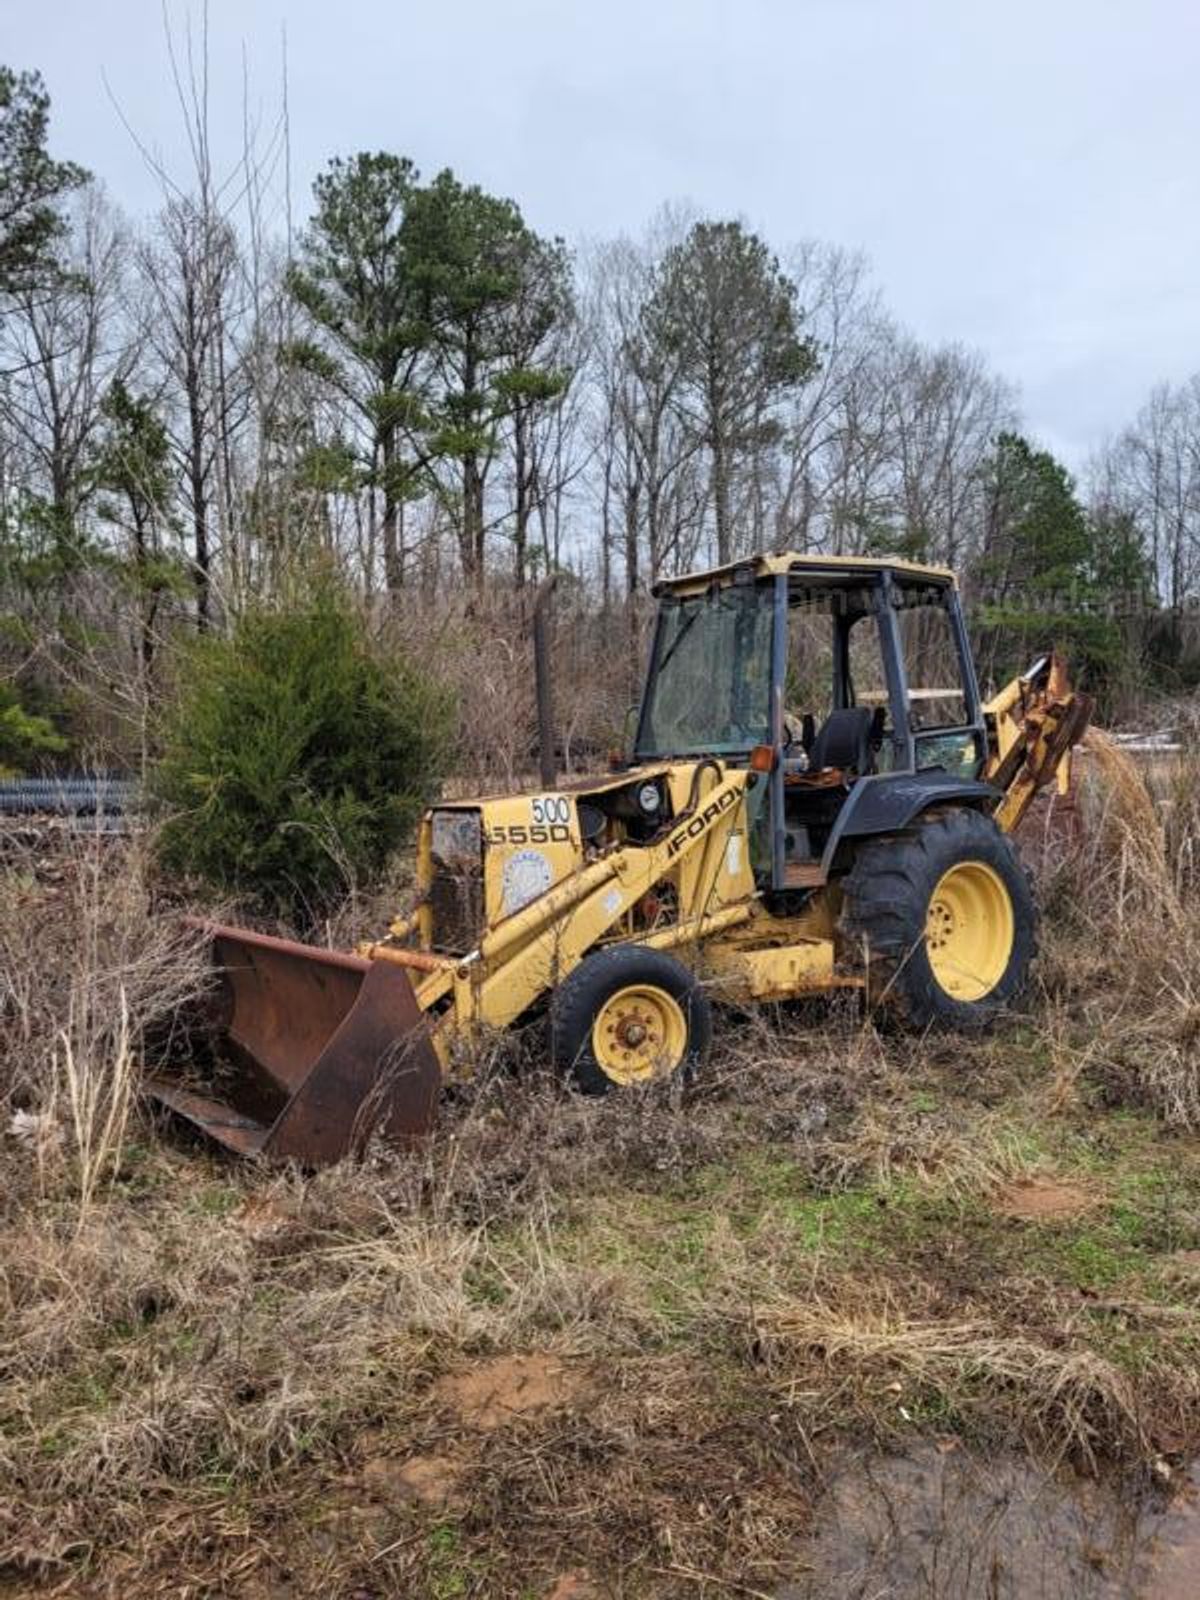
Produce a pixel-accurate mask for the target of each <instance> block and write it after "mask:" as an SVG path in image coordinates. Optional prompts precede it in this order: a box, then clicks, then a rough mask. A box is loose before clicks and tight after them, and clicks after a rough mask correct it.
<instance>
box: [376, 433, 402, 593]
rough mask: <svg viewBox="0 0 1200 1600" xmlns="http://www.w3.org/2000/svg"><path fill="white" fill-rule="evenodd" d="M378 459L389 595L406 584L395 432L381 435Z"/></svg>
mask: <svg viewBox="0 0 1200 1600" xmlns="http://www.w3.org/2000/svg"><path fill="white" fill-rule="evenodd" d="M378 443H379V459H380V465H381V467H382V476H383V581H384V586H385V587H386V589H387V592H388V594H389V595H394V594H396V593H398V592H399V590H400V589H401V587H402V586H403V583H404V557H403V552H402V551H401V549H400V500H399V496H398V495H397V494H396V483H395V471H394V469H395V465H396V430H395V428H384V429H382V430H381V432H380V434H379V440H378Z"/></svg>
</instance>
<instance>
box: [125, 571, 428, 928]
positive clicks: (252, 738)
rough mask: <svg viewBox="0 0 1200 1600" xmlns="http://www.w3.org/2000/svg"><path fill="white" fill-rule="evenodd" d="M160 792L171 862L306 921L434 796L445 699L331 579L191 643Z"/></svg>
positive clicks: (358, 877)
mask: <svg viewBox="0 0 1200 1600" xmlns="http://www.w3.org/2000/svg"><path fill="white" fill-rule="evenodd" d="M176 681H177V690H176V693H175V695H174V697H173V699H172V700H171V702H170V704H169V706H168V708H167V710H166V713H165V715H164V721H163V728H162V754H161V756H160V758H159V760H158V762H157V765H156V767H155V769H154V772H153V775H152V780H151V783H152V788H153V791H154V793H155V795H156V797H157V799H158V800H159V801H160V802H161V803H162V804H163V805H164V807H165V809H166V813H167V815H166V820H165V822H164V824H163V827H162V830H161V834H160V845H159V853H160V859H161V860H162V862H163V864H164V865H165V866H166V867H167V868H168V869H170V870H173V871H176V872H181V873H184V874H186V875H188V876H190V877H192V878H195V879H198V880H201V881H202V882H203V883H205V884H207V885H209V886H210V887H212V888H215V889H217V890H219V891H221V892H222V893H232V894H235V895H237V896H239V897H242V898H244V899H246V900H247V901H249V902H251V903H253V904H255V905H256V906H257V907H259V908H260V909H262V910H263V911H266V912H271V913H275V914H281V915H285V916H288V917H291V918H293V919H297V920H300V921H301V922H305V921H309V922H311V921H313V920H315V919H316V918H317V917H319V916H320V914H321V913H322V912H323V911H325V910H326V909H328V908H329V907H330V906H331V905H332V904H334V903H335V902H336V901H337V900H338V899H339V898H340V897H341V896H342V895H344V894H345V893H346V892H347V891H348V890H350V889H353V888H356V887H357V886H359V885H361V884H362V883H363V882H365V881H366V880H367V879H369V877H370V876H371V875H372V874H374V873H377V872H378V871H379V870H380V869H381V868H382V867H383V865H384V863H385V862H386V860H387V858H388V856H389V855H390V854H391V853H392V851H394V850H395V849H396V847H397V846H398V845H399V844H400V843H401V842H402V841H403V839H404V838H405V836H406V834H407V832H408V831H409V829H410V828H411V826H412V824H413V822H414V820H415V819H416V817H417V815H418V813H419V812H420V809H421V807H422V806H423V805H424V804H425V803H426V802H427V800H428V799H429V798H430V796H431V794H432V793H433V792H434V790H435V787H436V783H437V779H438V778H439V776H440V774H441V769H442V763H443V760H444V758H445V756H446V752H447V750H448V747H449V746H448V732H449V729H450V724H451V710H452V708H451V705H450V703H449V697H448V695H447V694H446V693H445V692H444V691H443V690H442V689H441V688H439V686H438V685H437V684H436V683H435V682H433V681H432V679H431V678H430V677H429V676H427V675H426V674H425V673H423V672H422V671H421V670H420V669H419V668H418V667H417V666H416V665H415V664H414V662H413V660H412V659H411V658H410V657H408V656H406V655H403V654H400V653H397V652H395V651H392V652H388V651H385V650H384V649H383V648H382V647H381V646H380V645H379V644H378V642H377V641H376V640H375V639H374V637H373V636H372V634H371V631H370V629H369V627H368V625H367V623H366V621H365V620H364V618H363V616H362V614H361V612H360V611H359V610H358V609H356V607H355V606H354V605H353V603H352V602H351V601H350V599H349V598H348V597H347V596H346V595H345V594H344V593H343V592H342V591H340V590H339V589H338V588H337V587H336V586H335V585H333V584H332V583H329V582H322V583H318V584H317V585H315V586H314V587H313V588H312V590H311V591H310V592H309V593H308V594H307V595H306V596H305V597H304V598H302V599H301V600H300V601H299V602H295V603H292V604H289V605H288V606H286V607H281V608H277V609H267V608H263V607H260V608H257V609H252V610H250V611H248V612H246V613H245V614H244V615H243V616H241V617H240V618H239V619H238V620H237V622H236V623H235V624H234V626H233V628H232V630H231V631H230V632H229V633H228V634H227V635H225V636H216V635H211V636H209V637H206V638H203V639H200V640H198V641H196V642H195V643H194V644H193V645H192V646H191V647H190V648H188V649H186V650H185V651H184V652H183V654H182V657H181V660H180V662H179V671H178V673H177V679H176Z"/></svg>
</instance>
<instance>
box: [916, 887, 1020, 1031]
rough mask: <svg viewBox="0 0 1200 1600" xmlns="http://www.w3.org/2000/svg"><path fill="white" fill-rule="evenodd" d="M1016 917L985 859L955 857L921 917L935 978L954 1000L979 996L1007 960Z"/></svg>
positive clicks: (1005, 967)
mask: <svg viewBox="0 0 1200 1600" xmlns="http://www.w3.org/2000/svg"><path fill="white" fill-rule="evenodd" d="M1014 939H1015V918H1014V916H1013V905H1012V897H1011V895H1010V894H1009V892H1008V887H1007V885H1006V884H1005V882H1004V879H1003V878H1002V877H1001V876H1000V874H999V873H998V872H997V871H996V869H995V868H994V867H990V866H988V864H987V863H986V862H984V861H959V862H956V863H955V865H954V866H952V867H949V868H947V870H946V871H945V872H943V873H942V876H941V877H940V878H939V879H938V881H937V884H936V886H935V887H934V891H933V894H932V895H931V896H930V899H929V909H928V911H927V913H926V917H925V950H926V954H927V955H928V957H929V966H930V969H931V970H932V972H933V976H934V978H935V979H936V980H937V982H938V983H939V984H940V985H941V987H942V988H943V989H944V990H945V991H946V993H947V994H948V995H949V996H950V997H951V998H952V999H954V1000H962V1001H965V1002H967V1003H970V1002H972V1001H976V1000H982V999H983V998H984V997H985V996H986V995H989V994H990V993H991V992H992V990H993V989H994V988H995V987H996V985H997V984H998V983H999V982H1000V980H1001V978H1002V977H1003V976H1004V974H1005V972H1006V971H1007V970H1008V964H1009V962H1010V961H1011V959H1012V951H1013V942H1014Z"/></svg>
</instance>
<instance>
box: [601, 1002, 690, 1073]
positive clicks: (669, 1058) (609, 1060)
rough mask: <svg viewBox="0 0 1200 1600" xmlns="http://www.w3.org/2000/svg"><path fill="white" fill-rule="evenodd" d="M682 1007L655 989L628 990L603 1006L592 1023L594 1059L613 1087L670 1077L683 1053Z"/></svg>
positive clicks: (684, 1051) (683, 1017)
mask: <svg viewBox="0 0 1200 1600" xmlns="http://www.w3.org/2000/svg"><path fill="white" fill-rule="evenodd" d="M687 1040H688V1028H687V1019H686V1018H685V1016H684V1014H683V1007H682V1006H681V1005H680V1004H679V1001H678V1000H676V998H675V997H674V995H672V994H668V993H667V991H666V990H665V989H660V988H659V987H658V986H657V984H649V983H644V984H642V983H639V984H629V985H627V986H626V987H625V988H623V989H618V990H617V992H616V993H615V994H613V995H610V996H609V998H608V999H607V1000H606V1001H605V1002H604V1004H603V1005H602V1006H601V1007H600V1009H599V1011H598V1012H597V1013H596V1018H595V1021H594V1022H593V1023H592V1054H593V1055H594V1056H595V1058H596V1064H597V1065H598V1066H599V1068H600V1070H601V1072H603V1073H604V1075H605V1077H607V1078H611V1079H612V1081H613V1082H614V1083H619V1084H622V1085H624V1084H630V1083H648V1082H650V1081H651V1080H652V1079H654V1078H665V1077H669V1076H670V1075H671V1074H672V1073H673V1072H675V1071H676V1070H677V1069H678V1068H679V1066H680V1065H681V1063H682V1061H683V1058H684V1055H685V1054H686V1051H687Z"/></svg>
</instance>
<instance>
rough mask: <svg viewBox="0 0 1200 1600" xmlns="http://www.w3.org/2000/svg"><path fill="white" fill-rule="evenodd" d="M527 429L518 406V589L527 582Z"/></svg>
mask: <svg viewBox="0 0 1200 1600" xmlns="http://www.w3.org/2000/svg"><path fill="white" fill-rule="evenodd" d="M525 430H526V416H525V410H524V407H522V406H518V407H517V408H516V411H515V412H514V413H513V472H514V475H515V478H516V497H515V504H514V508H513V512H514V515H513V581H514V582H515V583H516V585H517V588H518V589H520V588H521V587H522V586H523V585H524V583H525V577H526V573H525V557H526V548H527V545H528V541H529V511H530V505H529V500H530V494H529V491H530V488H531V483H530V473H529V466H528V459H527V458H528V454H529V452H528V448H527V444H526V439H525Z"/></svg>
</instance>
